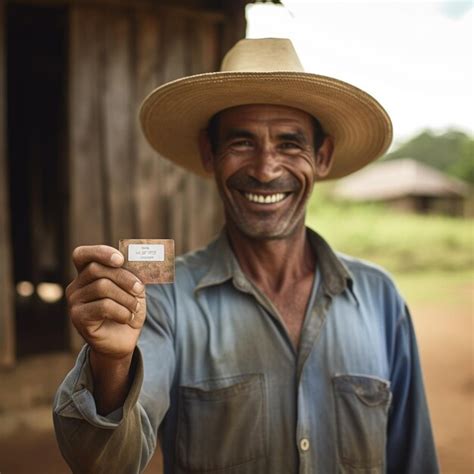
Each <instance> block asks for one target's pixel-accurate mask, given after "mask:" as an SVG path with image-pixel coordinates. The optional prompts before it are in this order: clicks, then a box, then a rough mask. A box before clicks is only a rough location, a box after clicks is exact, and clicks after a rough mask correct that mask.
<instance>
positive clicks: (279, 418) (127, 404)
mask: <svg viewBox="0 0 474 474" xmlns="http://www.w3.org/2000/svg"><path fill="white" fill-rule="evenodd" d="M140 117H141V123H142V127H143V130H144V133H145V136H146V137H147V139H148V141H149V142H150V143H151V145H152V146H153V147H154V148H155V149H156V150H157V151H159V152H160V153H161V154H162V155H163V156H165V157H167V158H168V159H171V160H173V161H174V162H175V163H177V164H179V165H181V166H184V167H185V168H187V169H188V170H190V171H191V172H194V173H198V174H202V175H209V176H213V177H214V179H215V182H216V184H217V187H218V190H219V193H220V196H221V199H222V202H223V205H224V210H225V218H226V219H225V227H224V229H223V231H222V233H221V235H220V236H219V237H218V238H217V239H216V240H215V241H214V242H211V243H210V244H209V246H208V247H206V248H205V249H202V250H199V251H197V252H194V253H191V254H187V255H185V256H183V257H180V258H179V259H178V260H177V262H176V280H175V283H174V284H173V285H150V286H148V287H147V289H146V292H145V288H144V286H143V285H142V283H141V282H140V281H139V280H137V277H135V276H134V275H133V274H131V273H130V272H128V271H127V270H125V269H123V268H121V267H122V263H123V258H122V256H121V255H120V254H118V253H117V251H116V250H115V249H113V248H111V247H106V246H89V247H79V248H77V249H76V250H75V251H74V254H73V260H74V263H75V265H76V267H77V270H78V276H77V278H76V279H75V280H74V281H73V282H72V283H71V285H70V286H69V287H68V291H67V297H68V302H69V308H70V316H71V318H72V321H73V323H74V325H75V326H76V328H77V329H78V331H79V332H80V333H81V335H83V337H84V338H85V340H86V341H87V344H86V346H85V347H84V349H83V350H82V351H81V353H80V354H79V357H78V360H77V364H76V366H75V367H74V369H73V370H72V371H71V372H70V373H69V374H68V376H67V377H66V379H65V381H64V382H63V384H62V385H61V387H60V389H59V391H58V394H57V397H56V400H55V407H54V420H55V427H56V433H57V437H58V441H59V445H60V447H61V450H62V453H63V455H64V457H65V459H66V460H67V461H68V463H69V465H70V466H71V468H72V469H73V472H84V473H99V472H100V473H102V472H103V473H111V472H113V473H121V472H124V473H135V472H141V471H142V470H143V469H144V467H145V466H146V464H147V462H148V461H149V459H150V457H151V456H152V454H153V451H154V450H155V447H156V443H157V439H158V438H159V440H160V442H161V446H162V450H163V457H164V466H165V472H166V473H197V472H199V473H203V472H209V473H212V472H215V473H227V472H228V473H232V474H243V473H257V474H258V473H272V474H274V473H275V474H279V473H308V474H309V473H316V472H321V473H336V472H347V473H349V472H350V473H379V472H380V473H382V472H393V473H435V472H438V467H437V462H436V454H435V449H434V445H433V439H432V434H431V427H430V422H429V416H428V410H427V406H426V400H425V395H424V390H423V383H422V378H421V372H420V365H419V360H418V354H417V348H416V341H415V336H414V333H413V328H412V324H411V318H410V315H409V312H408V310H407V308H406V306H405V304H404V302H403V300H402V298H401V297H400V295H399V294H398V292H397V291H396V289H395V287H394V285H393V283H392V281H391V280H390V278H389V277H388V276H387V275H386V274H385V273H384V272H383V271H382V270H380V269H378V268H376V267H374V266H372V265H369V264H367V263H363V262H360V261H358V260H356V259H353V258H350V257H346V256H342V255H338V254H336V253H334V251H333V250H331V248H330V247H329V245H328V244H327V243H326V242H325V241H324V240H323V239H322V238H321V237H320V236H319V235H317V234H316V233H314V232H313V231H311V230H309V229H307V228H305V225H304V222H305V213H306V206H307V202H308V199H309V197H310V195H311V192H312V189H313V186H314V184H315V182H318V181H320V180H323V179H328V178H335V177H340V176H344V175H346V174H348V173H350V172H352V171H355V170H356V169H358V168H360V167H362V166H364V165H365V164H367V163H368V162H370V161H372V160H374V159H376V158H377V157H378V156H380V155H381V154H383V153H384V151H385V150H386V149H387V147H388V145H389V144H390V141H391V124H390V119H389V118H388V116H387V114H386V112H385V111H384V110H383V108H382V107H381V106H380V105H379V104H378V103H377V102H376V101H375V100H374V99H373V98H372V97H370V96H369V95H367V94H366V93H364V92H362V91H360V90H358V89H357V88H355V87H353V86H351V85H349V84H346V83H343V82H341V81H338V80H336V79H331V78H327V77H323V76H317V75H314V74H307V73H304V72H303V71H302V68H301V65H300V64H299V61H298V59H297V57H296V53H295V52H294V50H293V47H292V45H291V43H290V42H289V41H287V40H275V39H264V40H243V41H241V42H239V43H238V44H237V45H236V46H235V47H234V48H233V49H232V50H231V51H230V52H229V53H228V54H227V56H226V58H225V59H224V62H223V65H222V71H221V72H217V73H209V74H202V75H199V76H191V77H187V78H183V79H180V80H177V81H174V82H171V83H168V84H165V85H164V86H161V87H159V88H158V89H156V90H155V91H153V92H152V93H151V94H150V95H149V96H148V97H147V98H146V100H145V102H144V104H143V106H142V110H141V116H140ZM334 225H337V222H335V223H334ZM368 231H369V230H368Z"/></svg>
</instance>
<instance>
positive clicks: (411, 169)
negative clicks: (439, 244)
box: [333, 158, 469, 215]
mask: <svg viewBox="0 0 474 474" xmlns="http://www.w3.org/2000/svg"><path fill="white" fill-rule="evenodd" d="M468 192H469V186H468V185H467V184H465V183H464V182H462V181H460V180H458V179H455V178H452V177H450V176H447V175H445V174H444V173H442V172H440V171H438V170H437V169H435V168H432V167H431V166H427V165H425V164H423V163H420V162H419V161H416V160H413V159H411V158H403V159H399V160H391V161H381V162H378V163H375V164H373V165H371V166H368V167H367V168H364V169H363V170H361V171H359V172H357V173H355V174H353V175H351V176H348V177H347V178H344V179H341V180H340V181H339V182H338V183H337V185H336V186H335V188H334V189H333V196H334V197H337V198H339V199H346V200H350V201H383V202H386V203H389V204H390V205H392V206H393V207H396V208H399V209H403V210H408V211H412V212H418V213H441V214H449V215H462V214H463V212H464V203H465V199H466V197H467V194H468Z"/></svg>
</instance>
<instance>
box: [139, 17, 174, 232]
mask: <svg viewBox="0 0 474 474" xmlns="http://www.w3.org/2000/svg"><path fill="white" fill-rule="evenodd" d="M135 21H136V27H135V30H136V32H137V36H136V91H137V92H136V96H137V107H136V113H137V114H138V106H139V104H140V103H141V102H142V100H143V99H144V98H145V97H146V96H147V95H148V94H149V93H150V92H151V91H152V90H153V89H154V88H155V87H157V86H158V85H159V84H160V82H161V74H160V72H161V58H160V54H159V53H160V45H161V40H162V38H161V21H160V17H159V16H158V15H157V14H146V13H142V12H139V13H137V14H136V17H135ZM135 133H136V158H137V161H136V169H137V180H136V196H137V219H138V230H137V235H138V236H140V237H142V238H160V237H166V222H165V221H164V218H165V216H164V212H163V203H162V200H161V195H162V192H163V191H162V188H163V183H164V180H165V176H163V173H162V169H161V168H162V166H161V163H160V161H161V160H162V159H160V158H159V157H158V156H157V154H156V152H155V151H154V150H153V149H152V148H151V147H150V146H149V145H148V143H147V142H146V140H145V137H144V136H143V133H142V132H141V129H140V126H139V122H138V120H135Z"/></svg>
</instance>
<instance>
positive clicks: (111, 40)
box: [69, 7, 222, 346]
mask: <svg viewBox="0 0 474 474" xmlns="http://www.w3.org/2000/svg"><path fill="white" fill-rule="evenodd" d="M70 32H71V34H70V51H71V52H70V106H69V107H70V109H69V122H70V123H69V128H70V153H69V160H70V173H69V174H70V186H71V189H70V193H71V194H70V199H71V207H70V208H71V213H70V236H71V242H70V246H71V250H72V249H73V248H74V247H75V246H77V245H84V244H94V243H107V244H109V245H113V246H117V245H118V241H119V239H123V238H173V239H175V244H176V252H177V254H180V253H182V252H185V251H188V250H190V249H194V248H197V247H199V246H202V245H204V244H205V243H207V242H208V241H209V239H210V238H212V236H213V235H215V234H216V232H217V231H218V230H219V228H220V226H221V224H222V217H221V210H220V200H219V198H218V197H217V192H216V191H215V188H214V184H213V183H212V182H211V181H208V180H204V179H202V178H199V177H195V176H192V175H190V174H189V173H187V172H185V171H184V170H182V169H180V168H178V167H176V166H175V165H173V164H172V163H170V162H168V161H167V160H165V159H163V158H160V157H159V156H158V155H157V154H156V152H154V151H153V150H152V149H151V148H150V147H149V146H148V144H147V143H146V142H145V139H144V138H143V136H142V134H141V131H140V130H139V126H138V118H137V117H138V107H139V104H140V103H141V101H142V100H143V98H144V97H145V96H146V95H147V94H148V93H149V92H151V90H152V89H153V88H155V87H157V86H158V85H160V84H162V83H164V82H167V81H170V80H172V79H175V78H178V77H182V76H184V75H189V74H193V73H199V72H206V71H211V70H216V69H217V68H218V65H219V63H220V59H221V50H220V36H221V27H220V24H219V22H218V21H217V20H216V19H215V18H214V17H210V18H209V17H206V16H202V17H200V16H199V15H187V14H185V13H182V12H179V11H177V12H173V11H166V12H163V11H160V10H153V9H129V8H114V9H112V10H109V9H103V8H97V7H72V8H71V28H70ZM176 139H177V140H179V137H176ZM73 334H74V333H73ZM73 339H74V340H75V341H76V343H75V344H74V345H75V346H77V344H78V341H77V337H76V336H74V335H73Z"/></svg>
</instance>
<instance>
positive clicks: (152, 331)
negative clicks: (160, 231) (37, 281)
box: [54, 247, 174, 473]
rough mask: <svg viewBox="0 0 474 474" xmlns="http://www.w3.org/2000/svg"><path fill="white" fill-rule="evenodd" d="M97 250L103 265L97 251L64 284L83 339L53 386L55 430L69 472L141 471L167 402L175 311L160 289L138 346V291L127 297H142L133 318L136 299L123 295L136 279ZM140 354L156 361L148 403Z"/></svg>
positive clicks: (140, 321) (141, 314)
mask: <svg viewBox="0 0 474 474" xmlns="http://www.w3.org/2000/svg"><path fill="white" fill-rule="evenodd" d="M106 249H110V250H107V251H106V252H105V253H107V252H113V251H115V250H114V249H111V248H110V247H108V248H106ZM89 250H90V248H89ZM101 251H102V252H103V256H102V257H100V258H101V259H102V260H101V262H102V263H98V261H97V260H98V258H99V257H98V256H97V255H96V256H95V257H94V258H95V260H94V261H93V264H92V265H91V264H90V262H89V263H86V264H80V263H78V262H77V261H75V263H76V266H77V267H78V277H77V278H76V279H75V280H74V281H73V283H71V285H70V286H69V287H68V294H67V297H68V303H69V313H70V316H71V318H72V320H73V323H74V325H75V326H76V328H77V329H78V331H79V332H80V333H81V334H82V335H83V337H84V338H85V339H86V341H87V343H88V344H87V345H86V346H85V347H84V348H83V350H82V351H81V353H80V355H79V357H78V360H77V362H76V366H75V367H74V369H73V370H72V371H71V372H70V373H69V374H68V376H67V377H66V379H65V380H64V382H63V383H62V385H61V387H60V388H59V390H58V392H57V395H56V399H55V404H54V424H55V429H56V436H57V439H58V443H59V446H60V449H61V452H62V453H63V456H64V457H65V459H66V461H67V462H68V464H69V465H70V467H71V469H72V470H73V472H74V473H86V472H87V473H90V472H94V473H110V472H127V473H128V472H129V473H133V472H141V470H143V469H144V467H145V466H146V464H147V462H148V460H149V459H150V458H151V456H152V454H153V452H154V450H155V446H156V433H157V430H158V426H159V423H160V422H161V420H162V418H163V417H164V415H165V413H166V411H167V409H168V406H169V390H170V386H171V381H172V377H173V373H174V362H173V361H174V351H173V342H172V339H173V336H172V332H171V329H170V327H171V326H170V324H169V323H170V319H169V318H168V317H167V315H169V314H171V313H172V311H173V308H172V307H168V306H169V305H170V303H171V300H172V298H170V297H169V296H168V297H167V296H166V295H165V294H164V293H165V292H163V298H161V301H160V302H152V303H151V304H150V305H149V309H150V310H151V311H152V312H153V315H152V316H151V318H152V319H153V322H152V323H150V324H147V328H146V330H144V331H143V334H142V336H141V340H142V342H143V343H144V344H145V345H146V351H140V350H139V349H138V348H137V339H138V335H139V334H140V332H141V330H142V326H143V323H144V321H145V313H144V312H145V307H146V304H145V294H144V291H143V294H141V293H140V292H139V295H137V297H135V296H134V297H133V300H135V299H138V298H140V300H139V301H138V302H139V308H138V310H137V312H136V313H135V315H134V316H133V317H131V314H132V311H131V309H132V308H135V309H136V306H137V305H136V303H137V301H133V300H132V299H130V298H129V296H130V295H131V296H133V294H134V290H133V285H134V284H135V283H136V282H137V279H136V277H135V276H134V275H132V274H131V273H129V272H127V271H126V270H123V269H121V268H120V264H118V265H117V266H116V267H115V268H114V267H111V268H109V267H107V265H105V263H104V259H106V258H107V256H106V255H105V253H104V249H103V248H102V250H101ZM115 252H116V251H115ZM79 254H80V253H79ZM89 255H90V252H89ZM82 256H84V254H82ZM76 257H77V255H76ZM109 258H110V255H109ZM85 260H90V257H87V258H86V259H85ZM91 267H92V268H91ZM104 267H107V268H104ZM103 280H108V281H103ZM99 281H101V282H99ZM115 287H120V288H119V289H117V288H115ZM127 289H128V291H127ZM124 293H127V294H124ZM168 294H169V291H168ZM155 299H156V298H155ZM103 300H105V301H103ZM148 339H150V341H149V342H148ZM144 358H148V359H150V364H148V366H149V367H150V366H153V367H156V366H157V365H159V368H158V369H157V370H156V373H154V374H153V376H154V377H155V378H156V379H158V383H159V385H158V387H159V392H158V393H153V394H152V399H154V400H155V402H154V405H153V409H151V408H150V407H149V406H147V405H146V403H147V401H146V400H145V401H144V402H143V403H141V401H140V400H139V398H140V394H141V392H142V390H143V389H145V392H146V393H148V395H150V394H149V392H150V389H149V388H147V385H149V383H147V381H146V380H147V377H145V374H144V368H143V367H144V364H143V359H144ZM160 362H162V364H161V365H160ZM144 380H145V381H144ZM154 389H155V387H153V390H154ZM148 398H149V397H148ZM148 398H147V399H148Z"/></svg>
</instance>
